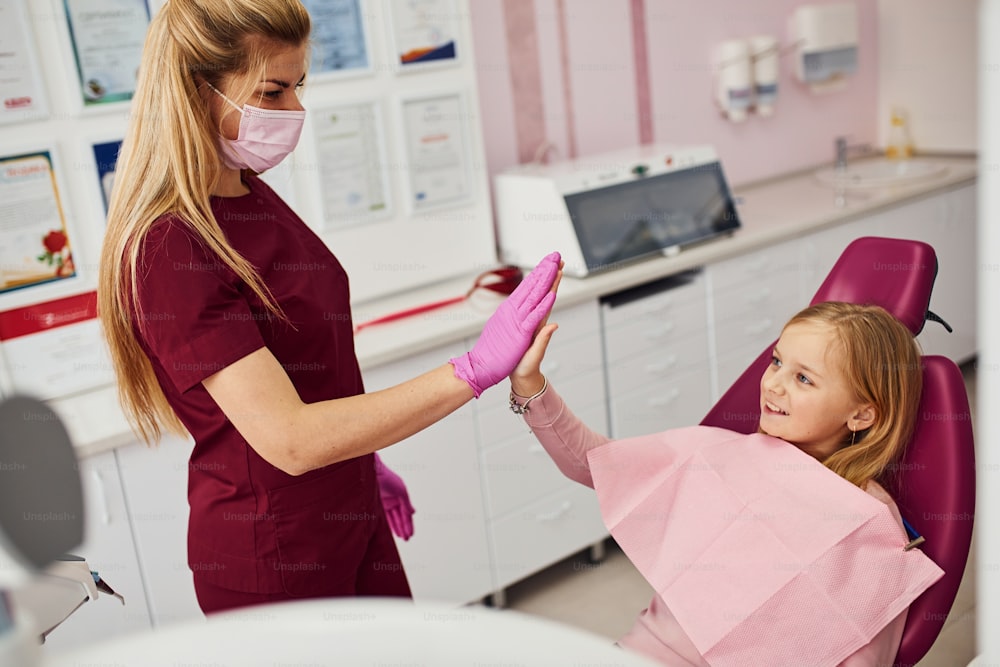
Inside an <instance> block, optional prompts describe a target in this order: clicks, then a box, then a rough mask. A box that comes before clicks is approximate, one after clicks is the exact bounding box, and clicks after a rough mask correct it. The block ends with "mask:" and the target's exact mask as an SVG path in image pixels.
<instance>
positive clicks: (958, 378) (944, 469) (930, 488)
mask: <svg viewBox="0 0 1000 667" xmlns="http://www.w3.org/2000/svg"><path fill="white" fill-rule="evenodd" d="M936 273H937V257H936V255H935V253H934V249H933V248H932V247H931V246H929V245H927V244H926V243H922V242H919V241H907V240H901V239H889V238H879V237H863V238H859V239H856V240H855V241H853V242H851V243H850V244H849V245H848V246H847V248H846V249H845V250H844V252H843V253H842V254H841V256H840V259H838V260H837V263H836V264H835V265H834V267H833V269H831V271H830V273H829V275H828V276H827V278H826V280H825V281H824V282H823V284H822V285H821V286H820V288H819V290H818V291H817V292H816V295H815V296H814V297H813V299H812V301H811V302H810V305H812V304H816V303H820V302H823V301H848V302H853V303H873V304H877V305H880V306H882V307H883V308H885V309H886V310H888V311H889V312H890V313H892V314H893V315H894V316H895V317H896V318H897V319H898V320H900V321H901V322H902V323H903V324H904V325H906V327H907V328H908V329H909V330H910V331H911V332H913V335H914V336H916V335H917V334H919V333H920V331H921V330H922V329H923V326H924V323H925V322H926V321H927V320H932V321H935V322H940V323H941V324H942V325H944V326H945V327H946V328H948V330H949V331H951V329H950V327H948V325H947V324H946V323H944V321H943V320H941V319H940V318H939V317H938V316H937V315H935V314H934V313H932V312H930V311H929V310H928V305H929V303H930V297H931V289H932V288H933V286H934V278H935V276H936ZM772 349H773V344H772V345H771V346H770V347H768V348H767V349H765V350H764V351H763V352H762V353H761V355H760V356H759V357H757V359H756V360H755V361H754V362H753V363H752V364H750V367H749V368H747V370H746V371H744V372H743V374H742V375H741V376H740V377H739V378H738V379H737V380H736V382H735V383H734V384H733V385H732V387H730V389H729V390H728V391H727V392H726V393H725V394H723V396H722V397H721V398H720V399H719V401H718V402H717V403H716V404H715V406H713V408H712V409H711V410H710V411H709V413H708V414H707V415H706V416H705V418H704V419H703V420H702V422H701V423H702V424H703V425H706V426H719V427H722V428H727V429H731V430H734V431H739V432H741V433H750V432H754V431H756V429H757V422H756V421H748V420H746V419H742V420H741V419H740V416H741V415H746V414H748V413H753V414H757V415H759V413H760V402H759V401H760V378H761V375H763V373H764V371H765V370H766V368H767V366H768V364H769V363H770V361H771V352H772ZM923 361H924V387H923V394H922V396H921V399H920V409H919V412H918V418H917V424H916V428H915V430H914V433H913V438H912V440H911V441H910V444H909V446H908V448H907V451H906V454H905V455H904V457H903V460H902V462H901V463H900V464H899V470H898V474H897V475H895V480H887V481H886V485H887V490H888V491H889V492H890V493H891V494H892V496H893V498H894V499H895V500H896V503H897V505H898V507H899V511H900V514H901V515H902V517H903V519H904V520H905V521H907V522H908V523H909V524H910V526H911V527H912V528H913V530H914V531H915V532H916V533H917V534H919V535H920V536H921V537H923V538H924V540H925V541H924V542H923V543H922V544H920V546H919V548H920V549H922V550H923V551H924V553H925V554H926V555H927V556H928V557H930V558H931V560H933V561H934V562H935V563H937V565H938V566H939V567H940V568H941V569H942V570H944V572H945V574H944V577H942V578H941V579H940V580H939V581H938V582H937V583H936V584H934V585H933V586H931V587H930V588H929V589H928V590H927V591H926V592H924V594H923V595H921V596H920V597H919V598H917V599H916V600H915V601H914V602H913V604H911V605H910V609H909V613H908V615H907V617H906V625H905V627H904V629H903V637H902V639H901V641H900V646H899V651H898V653H897V655H896V663H895V665H896V667H911V666H912V665H914V664H916V663H917V661H919V660H920V659H921V658H922V657H923V656H924V655H925V654H926V653H927V651H928V650H929V649H930V647H931V645H932V644H933V643H934V640H935V639H936V638H937V636H938V634H939V633H940V631H941V628H942V626H943V625H944V622H945V620H946V619H947V617H948V614H949V612H950V611H951V606H952V603H953V602H954V600H955V595H956V593H957V591H958V587H959V584H960V583H961V580H962V575H963V573H964V571H965V565H966V561H967V560H968V556H969V547H970V544H971V541H972V524H973V515H974V513H975V497H976V486H975V483H976V480H975V452H974V448H973V437H972V418H971V413H970V411H969V401H968V397H967V395H966V391H965V383H964V381H963V379H962V374H961V371H960V370H959V368H958V366H957V365H956V364H955V362H953V361H952V360H950V359H948V358H946V357H942V356H935V355H925V356H924V357H923ZM911 537H912V535H911Z"/></svg>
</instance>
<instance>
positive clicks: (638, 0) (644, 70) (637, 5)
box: [630, 0, 653, 144]
mask: <svg viewBox="0 0 1000 667" xmlns="http://www.w3.org/2000/svg"><path fill="white" fill-rule="evenodd" d="M630 10H631V12H632V48H633V51H634V54H635V93H636V113H637V114H638V116H639V143H640V144H650V143H653V102H652V98H651V95H650V90H649V52H648V49H647V48H646V0H632V2H631V6H630Z"/></svg>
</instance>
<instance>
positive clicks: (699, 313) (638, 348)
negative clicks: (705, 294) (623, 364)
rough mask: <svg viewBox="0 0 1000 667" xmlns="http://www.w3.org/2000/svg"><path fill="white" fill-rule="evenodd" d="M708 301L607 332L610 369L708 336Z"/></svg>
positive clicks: (688, 305)
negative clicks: (637, 357) (645, 355)
mask: <svg viewBox="0 0 1000 667" xmlns="http://www.w3.org/2000/svg"><path fill="white" fill-rule="evenodd" d="M705 321H706V308H705V304H704V302H697V303H690V304H685V305H684V306H682V307H678V308H677V309H676V311H675V312H673V313H670V314H669V315H665V316H663V317H661V318H659V319H657V320H653V319H648V320H639V321H635V322H631V323H629V324H626V325H624V326H621V327H618V328H616V329H609V330H608V331H607V332H606V333H605V350H606V355H607V359H608V364H609V367H611V368H614V366H615V365H616V364H617V363H618V362H619V361H621V360H622V359H626V358H628V357H632V356H635V355H638V354H641V353H643V352H647V351H649V350H656V349H658V348H662V347H663V346H666V345H670V344H675V343H677V342H679V341H682V340H685V339H689V338H692V337H700V338H702V339H704V337H705Z"/></svg>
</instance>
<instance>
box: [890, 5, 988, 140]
mask: <svg viewBox="0 0 1000 667" xmlns="http://www.w3.org/2000/svg"><path fill="white" fill-rule="evenodd" d="M978 5H979V3H978V1H977V0H947V1H945V0H879V2H878V19H879V20H878V26H879V27H878V45H879V100H878V128H879V145H880V146H885V145H886V137H887V135H888V132H889V116H890V113H891V109H892V107H893V106H900V107H902V108H903V109H904V110H905V111H906V112H907V113H908V115H909V119H910V132H911V134H912V135H913V141H914V144H915V146H916V149H917V150H918V151H946V152H947V151H975V150H976V148H977V145H978V141H977V106H976V87H977V83H978V82H977V77H976V73H977V69H976V58H977V52H976V45H977V41H978V40H977V38H978V34H977V26H976V17H977V11H978ZM983 34H984V35H985V34H986V33H985V32H984V33H983Z"/></svg>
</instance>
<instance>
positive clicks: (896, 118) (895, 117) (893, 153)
mask: <svg viewBox="0 0 1000 667" xmlns="http://www.w3.org/2000/svg"><path fill="white" fill-rule="evenodd" d="M912 155H913V140H912V139H911V138H910V130H909V128H907V126H906V117H905V116H904V115H903V113H902V112H900V111H898V110H894V111H893V112H892V119H891V124H890V126H889V141H888V145H886V147H885V156H886V157H887V158H892V159H901V160H905V159H906V158H908V157H911V156H912Z"/></svg>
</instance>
